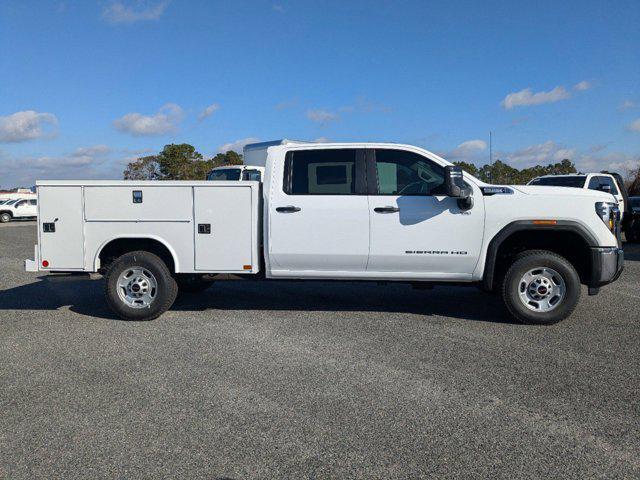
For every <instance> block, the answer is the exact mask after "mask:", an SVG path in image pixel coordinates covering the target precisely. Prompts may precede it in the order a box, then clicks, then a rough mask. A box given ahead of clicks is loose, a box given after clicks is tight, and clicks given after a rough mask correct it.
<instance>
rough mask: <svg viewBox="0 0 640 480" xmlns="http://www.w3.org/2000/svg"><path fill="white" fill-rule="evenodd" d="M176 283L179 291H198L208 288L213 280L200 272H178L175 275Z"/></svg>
mask: <svg viewBox="0 0 640 480" xmlns="http://www.w3.org/2000/svg"><path fill="white" fill-rule="evenodd" d="M176 283H177V284H178V291H179V292H181V293H200V292H204V291H205V290H206V289H207V288H209V287H210V286H211V285H212V284H213V280H211V279H210V278H208V277H205V276H204V275H201V274H191V273H179V274H177V275H176Z"/></svg>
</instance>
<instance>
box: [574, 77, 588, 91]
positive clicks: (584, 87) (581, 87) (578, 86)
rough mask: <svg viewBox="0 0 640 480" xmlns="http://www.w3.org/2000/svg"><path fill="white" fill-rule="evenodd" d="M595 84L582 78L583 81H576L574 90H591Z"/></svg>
mask: <svg viewBox="0 0 640 480" xmlns="http://www.w3.org/2000/svg"><path fill="white" fill-rule="evenodd" d="M592 86H593V84H592V83H591V82H588V81H587V80H582V81H581V82H578V83H576V84H575V85H574V86H573V89H574V90H578V91H579V92H584V91H585V90H589V89H590V88H591V87H592Z"/></svg>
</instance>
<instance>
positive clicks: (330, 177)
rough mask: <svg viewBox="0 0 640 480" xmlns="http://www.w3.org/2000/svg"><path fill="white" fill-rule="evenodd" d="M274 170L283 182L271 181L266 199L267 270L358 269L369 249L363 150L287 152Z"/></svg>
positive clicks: (282, 272) (292, 272)
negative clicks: (271, 186) (280, 166)
mask: <svg viewBox="0 0 640 480" xmlns="http://www.w3.org/2000/svg"><path fill="white" fill-rule="evenodd" d="M274 175H282V177H281V178H283V179H284V181H283V182H282V183H280V182H277V181H276V182H273V185H274V186H273V190H272V191H271V199H270V202H269V205H270V206H269V208H270V211H269V222H270V223H269V226H268V235H269V259H270V261H271V265H270V268H271V274H272V275H273V276H292V275H293V276H295V272H306V273H305V275H307V276H313V274H311V275H309V272H311V271H315V272H318V276H341V275H342V276H349V275H350V274H354V273H358V272H359V273H362V272H364V271H365V269H366V265H367V257H368V254H369V207H368V201H367V196H366V185H365V177H364V152H363V151H362V150H360V151H359V150H356V149H321V150H318V149H313V150H294V151H290V152H288V153H287V157H286V160H285V165H284V170H283V171H282V172H274ZM281 186H282V188H281ZM329 272H333V273H332V274H330V273H329Z"/></svg>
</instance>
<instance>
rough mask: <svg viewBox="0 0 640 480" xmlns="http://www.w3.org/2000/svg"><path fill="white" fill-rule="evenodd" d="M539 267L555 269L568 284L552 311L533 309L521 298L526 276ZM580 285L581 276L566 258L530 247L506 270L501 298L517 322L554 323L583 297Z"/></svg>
mask: <svg viewBox="0 0 640 480" xmlns="http://www.w3.org/2000/svg"><path fill="white" fill-rule="evenodd" d="M539 267H540V268H543V267H546V268H550V269H553V270H555V272H557V273H558V274H559V275H560V276H561V277H562V280H563V281H564V285H565V293H564V297H562V299H561V300H559V301H558V303H557V304H556V305H554V306H553V308H552V309H551V310H549V311H534V310H532V309H530V308H528V307H527V306H526V305H525V303H524V302H523V301H522V300H521V299H520V291H521V290H520V289H521V288H522V287H523V286H524V283H522V284H521V280H522V278H523V276H524V275H525V274H526V273H527V272H529V271H531V270H534V269H537V268H539ZM525 288H526V286H525ZM580 288H581V287H580V276H579V275H578V272H576V269H575V268H574V267H573V265H571V263H569V262H568V261H567V259H565V258H564V257H562V256H560V255H558V254H556V253H553V252H549V251H547V250H529V251H526V252H523V253H521V254H519V255H517V256H516V257H515V259H514V261H513V263H512V264H511V266H510V267H509V269H508V270H507V273H506V274H505V277H504V280H503V283H502V299H503V300H504V303H505V305H506V307H507V309H508V310H509V313H511V315H513V317H514V318H516V319H517V320H518V321H520V322H522V323H529V324H538V325H551V324H554V323H557V322H559V321H561V320H564V319H565V318H567V317H568V316H569V315H571V313H573V310H574V309H575V308H576V305H577V304H578V300H579V299H580ZM534 304H535V302H534ZM534 304H532V305H534Z"/></svg>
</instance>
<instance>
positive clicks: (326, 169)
mask: <svg viewBox="0 0 640 480" xmlns="http://www.w3.org/2000/svg"><path fill="white" fill-rule="evenodd" d="M284 178H285V179H286V181H285V186H284V189H285V193H287V194H289V195H355V193H356V186H355V185H356V150H354V149H335V150H302V151H295V152H291V153H290V154H289V155H287V160H286V164H285V174H284Z"/></svg>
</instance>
